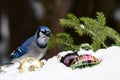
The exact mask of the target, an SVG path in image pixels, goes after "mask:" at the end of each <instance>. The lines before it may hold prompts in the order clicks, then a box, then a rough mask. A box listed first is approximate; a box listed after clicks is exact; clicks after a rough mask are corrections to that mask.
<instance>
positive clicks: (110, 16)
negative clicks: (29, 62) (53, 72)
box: [0, 0, 120, 64]
mask: <svg viewBox="0 0 120 80" xmlns="http://www.w3.org/2000/svg"><path fill="white" fill-rule="evenodd" d="M100 11H102V12H103V13H104V14H105V16H106V20H107V25H108V26H110V27H112V28H114V29H115V30H117V31H118V32H120V26H119V23H120V0H0V64H1V63H4V62H6V61H8V60H9V54H10V53H11V52H12V51H13V50H14V49H16V48H17V47H18V46H20V45H21V44H22V43H23V41H25V40H26V39H27V38H29V37H30V36H31V35H33V34H34V33H35V32H36V30H37V28H38V26H39V25H46V26H49V28H50V29H51V31H52V33H54V34H56V33H58V32H62V31H66V32H69V33H71V34H72V36H73V37H74V36H78V35H77V34H76V33H75V32H74V31H73V30H71V29H65V28H64V27H61V25H60V24H59V19H60V18H65V17H66V14H67V13H74V14H75V15H76V16H77V17H83V16H85V17H86V16H87V17H92V18H94V17H95V15H96V12H100ZM74 40H75V42H76V44H77V43H79V42H81V43H82V42H86V41H88V42H89V38H88V37H87V36H86V37H81V38H80V39H75V38H74ZM59 51H60V49H59V48H55V49H51V50H48V52H47V54H46V55H45V57H44V58H46V59H48V58H50V57H52V56H54V55H56V54H57V53H58V52H59Z"/></svg>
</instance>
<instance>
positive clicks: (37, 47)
mask: <svg viewBox="0 0 120 80" xmlns="http://www.w3.org/2000/svg"><path fill="white" fill-rule="evenodd" d="M50 33H51V31H50V29H49V28H48V27H46V26H40V27H39V29H38V30H37V32H36V33H35V35H33V36H32V37H30V38H29V39H27V40H26V41H25V42H24V43H23V44H22V45H21V46H19V47H18V48H17V49H16V50H14V51H13V52H12V53H11V55H10V56H11V61H10V63H14V62H19V61H20V60H22V59H24V58H26V57H35V58H37V59H41V58H42V57H43V56H44V55H45V53H46V50H47V44H48V41H49V38H50Z"/></svg>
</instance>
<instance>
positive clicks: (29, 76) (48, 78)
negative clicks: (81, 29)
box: [0, 46, 120, 80]
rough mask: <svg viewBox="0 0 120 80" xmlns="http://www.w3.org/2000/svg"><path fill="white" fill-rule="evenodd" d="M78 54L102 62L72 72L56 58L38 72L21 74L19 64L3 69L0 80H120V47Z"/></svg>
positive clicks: (83, 51) (49, 60) (81, 50)
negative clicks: (89, 56)
mask: <svg viewBox="0 0 120 80" xmlns="http://www.w3.org/2000/svg"><path fill="white" fill-rule="evenodd" d="M78 54H91V55H93V56H95V57H96V58H99V59H102V62H101V63H100V64H98V65H96V66H93V67H87V68H83V69H75V70H72V69H71V68H69V67H66V66H65V65H64V64H62V63H60V61H59V60H58V59H57V57H56V56H54V57H52V58H50V59H48V60H47V61H45V65H44V66H43V68H42V69H40V70H38V71H33V72H24V73H20V72H19V69H18V67H19V65H20V64H19V63H15V64H14V65H12V66H10V67H3V70H4V72H2V73H0V80H120V63H119V62H120V47H118V46H112V47H109V48H107V49H99V50H98V51H96V52H94V51H92V50H89V51H85V50H83V49H80V51H79V52H78ZM63 55H64V54H63Z"/></svg>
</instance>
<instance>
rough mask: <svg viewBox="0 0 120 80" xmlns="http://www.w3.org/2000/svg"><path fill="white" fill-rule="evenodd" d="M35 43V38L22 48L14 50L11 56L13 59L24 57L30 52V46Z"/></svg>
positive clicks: (27, 41) (28, 40)
mask: <svg viewBox="0 0 120 80" xmlns="http://www.w3.org/2000/svg"><path fill="white" fill-rule="evenodd" d="M33 41H34V36H32V37H30V38H29V39H27V40H26V41H25V42H24V43H23V44H22V45H21V46H20V47H18V48H17V49H16V50H14V51H13V52H12V54H11V58H12V59H13V58H18V57H21V56H22V55H24V54H26V53H27V52H28V47H29V46H30V44H31V43H32V42H33Z"/></svg>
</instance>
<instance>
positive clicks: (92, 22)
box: [49, 12, 120, 51]
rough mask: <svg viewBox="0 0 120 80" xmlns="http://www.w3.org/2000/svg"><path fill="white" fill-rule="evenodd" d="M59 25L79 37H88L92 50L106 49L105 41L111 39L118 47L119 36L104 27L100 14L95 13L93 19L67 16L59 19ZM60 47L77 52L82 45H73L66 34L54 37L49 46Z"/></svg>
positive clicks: (104, 19) (104, 23)
mask: <svg viewBox="0 0 120 80" xmlns="http://www.w3.org/2000/svg"><path fill="white" fill-rule="evenodd" d="M60 24H61V25H62V26H65V27H69V28H73V29H74V30H75V32H77V33H78V34H79V36H84V35H88V36H90V37H91V39H92V43H91V46H92V48H93V50H95V51H96V50H97V49H100V48H101V47H104V48H107V47H108V46H107V45H106V44H105V40H106V39H107V38H111V39H112V40H114V41H115V44H116V45H119V46H120V35H119V34H118V33H117V32H116V31H115V30H114V29H112V28H111V27H108V26H106V18H105V15H104V14H103V13H102V12H97V16H96V18H95V19H93V18H89V17H81V18H77V17H76V16H75V15H74V14H68V15H67V17H66V19H60ZM53 45H54V46H55V45H57V46H60V47H61V46H62V47H64V49H65V50H78V49H79V47H80V46H81V45H82V44H79V45H75V44H74V41H73V38H72V37H71V36H70V34H68V33H58V34H56V35H54V36H53V37H52V38H51V40H50V44H49V46H53Z"/></svg>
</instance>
